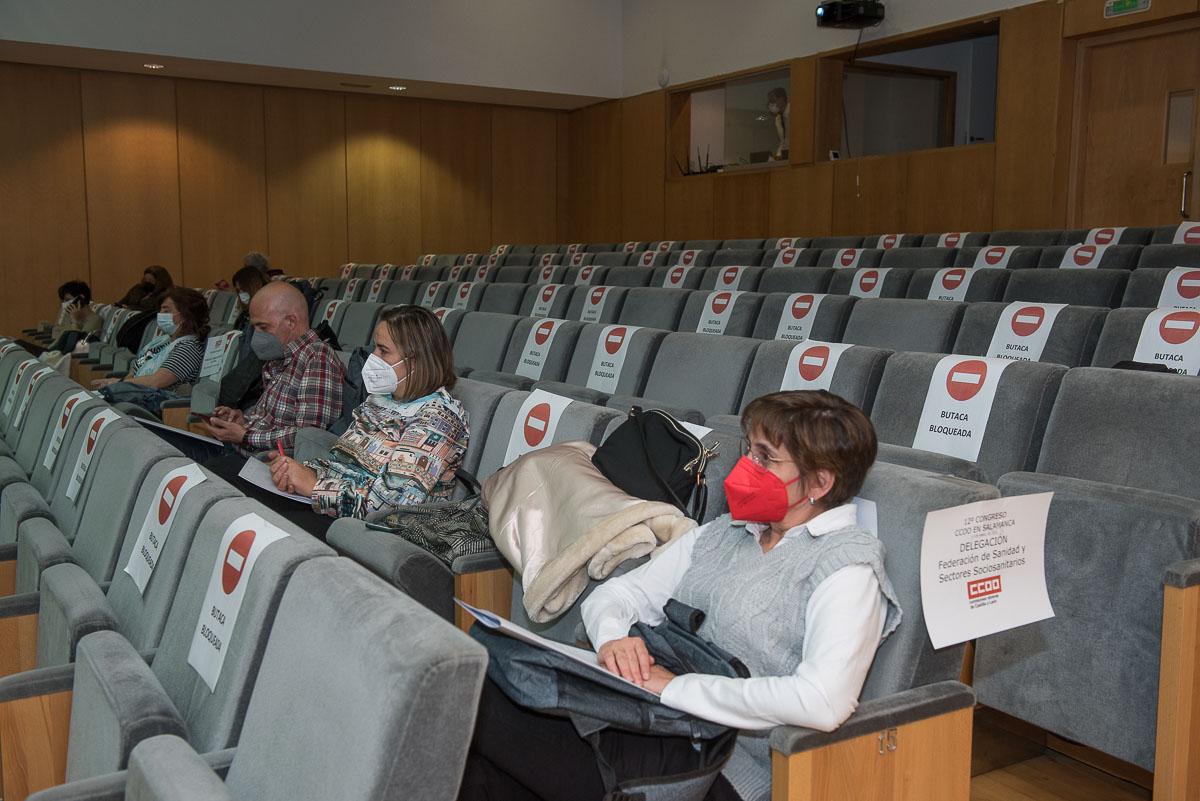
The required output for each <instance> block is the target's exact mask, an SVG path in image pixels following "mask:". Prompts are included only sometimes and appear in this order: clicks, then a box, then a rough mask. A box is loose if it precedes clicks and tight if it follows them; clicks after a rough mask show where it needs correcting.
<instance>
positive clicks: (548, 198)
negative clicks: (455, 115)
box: [492, 106, 559, 245]
mask: <svg viewBox="0 0 1200 801" xmlns="http://www.w3.org/2000/svg"><path fill="white" fill-rule="evenodd" d="M558 116H559V115H558V112H554V111H539V110H536V109H528V108H516V107H513V106H493V107H492V240H493V241H494V242H497V243H502V242H508V243H510V244H531V245H538V244H548V243H551V242H557V241H558V209H557V204H556V195H557V192H558Z"/></svg>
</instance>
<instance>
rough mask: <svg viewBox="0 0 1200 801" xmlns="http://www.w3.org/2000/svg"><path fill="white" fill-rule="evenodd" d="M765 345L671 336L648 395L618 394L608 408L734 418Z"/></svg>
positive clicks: (661, 352) (656, 362)
mask: <svg viewBox="0 0 1200 801" xmlns="http://www.w3.org/2000/svg"><path fill="white" fill-rule="evenodd" d="M626 306H628V303H626ZM760 344H761V341H760V340H757V339H744V338H742V337H715V336H708V335H706V334H690V333H675V334H668V335H667V337H666V338H665V339H663V342H662V345H661V346H660V347H659V349H658V355H657V356H655V359H654V366H653V367H652V368H651V369H650V377H649V379H648V380H647V381H646V388H645V390H644V391H643V392H642V396H641V397H635V396H631V395H614V396H612V397H611V398H609V400H608V403H607V405H608V406H610V407H612V408H614V409H620V410H622V411H629V409H630V408H631V407H633V406H643V407H647V408H657V409H665V410H666V411H669V412H671V413H672V414H674V415H675V416H676V417H678V418H679V419H681V420H688V421H690V422H693V423H700V422H703V421H704V419H705V418H706V417H708V416H710V415H715V414H733V413H734V412H735V411H737V409H738V403H739V402H740V401H741V398H742V389H743V387H744V386H745V384H746V376H747V375H748V374H749V372H750V363H751V362H752V361H753V359H754V352H755V350H757V348H758V346H759V345H760Z"/></svg>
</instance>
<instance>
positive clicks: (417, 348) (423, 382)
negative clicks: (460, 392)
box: [379, 306, 456, 400]
mask: <svg viewBox="0 0 1200 801" xmlns="http://www.w3.org/2000/svg"><path fill="white" fill-rule="evenodd" d="M379 322H381V323H384V324H386V325H387V327H388V333H390V334H391V335H392V341H393V342H395V343H396V348H397V349H398V350H399V351H400V352H401V353H402V354H404V357H405V358H406V359H408V363H407V368H408V379H407V380H406V381H405V382H404V384H403V385H402V386H401V389H402V390H403V393H402V399H403V400H412V399H413V398H420V397H423V396H425V395H428V394H429V393H431V392H434V391H435V390H437V389H439V388H441V387H445V388H446V389H453V388H454V382H455V378H456V377H455V375H454V351H453V349H451V347H450V339H449V337H447V336H446V329H445V328H443V327H442V324H441V322H440V321H439V320H438V318H437V317H435V316H434V314H433V312H431V311H429V309H426V308H424V307H423V306H396V307H395V308H391V309H388V310H387V311H385V312H384V313H383V314H381V315H380V316H379Z"/></svg>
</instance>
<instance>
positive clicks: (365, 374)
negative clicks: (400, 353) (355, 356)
mask: <svg viewBox="0 0 1200 801" xmlns="http://www.w3.org/2000/svg"><path fill="white" fill-rule="evenodd" d="M405 361H408V360H407V359H401V360H400V361H398V362H396V364H400V362H405ZM396 364H388V363H387V362H385V361H384V360H383V359H381V358H380V357H379V356H377V355H375V354H374V353H372V354H371V355H370V356H368V357H367V360H366V361H365V362H363V367H362V379H363V387H364V388H365V389H366V390H367V392H368V393H370V394H371V395H391V394H392V393H393V392H395V391H396V387H398V386H400V382H401V380H405V381H407V380H408V376H407V375H406V376H404V378H403V379H399V378H396V369H395V368H396Z"/></svg>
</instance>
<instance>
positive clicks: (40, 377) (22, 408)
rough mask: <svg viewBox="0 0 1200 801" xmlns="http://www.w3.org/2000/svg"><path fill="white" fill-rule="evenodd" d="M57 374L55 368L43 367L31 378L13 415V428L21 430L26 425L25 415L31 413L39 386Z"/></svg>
mask: <svg viewBox="0 0 1200 801" xmlns="http://www.w3.org/2000/svg"><path fill="white" fill-rule="evenodd" d="M56 372H57V371H56V370H55V369H54V368H53V367H42V368H40V369H39V370H37V371H36V372H35V373H34V374H33V375H31V376H30V377H29V383H28V384H26V385H25V392H24V393H23V394H22V395H21V402H20V403H18V404H17V410H16V412H14V413H13V416H12V420H11V423H10V425H11V427H12V428H20V427H21V426H22V425H24V423H25V414H26V413H27V412H28V411H29V405H30V403H31V402H32V401H33V393H35V392H37V388H38V386H40V385H41V383H42V382H43V381H45V380H46V379H47V378H49V377H50V376H52V375H54V374H55V373H56Z"/></svg>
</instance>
